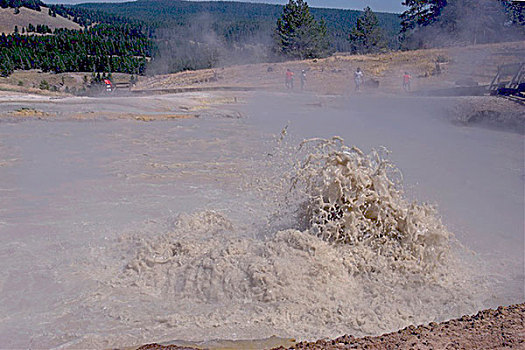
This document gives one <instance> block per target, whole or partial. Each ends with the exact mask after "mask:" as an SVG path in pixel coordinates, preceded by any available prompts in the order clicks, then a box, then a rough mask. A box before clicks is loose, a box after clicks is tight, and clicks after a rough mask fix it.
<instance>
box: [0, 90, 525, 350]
mask: <svg viewBox="0 0 525 350" xmlns="http://www.w3.org/2000/svg"><path fill="white" fill-rule="evenodd" d="M165 101H169V98H168V99H166V100H165ZM441 104H442V103H441V102H440V101H437V102H436V101H424V102H418V103H414V101H411V102H410V103H409V102H407V101H403V100H398V99H394V100H390V101H386V102H385V101H372V100H367V99H358V100H344V99H340V98H324V99H322V100H319V99H317V98H316V97H314V96H293V97H290V96H279V95H264V96H256V97H254V99H253V100H249V103H247V104H246V105H243V106H239V107H238V109H239V110H240V111H241V112H242V113H243V115H244V118H242V119H231V118H224V117H217V118H213V117H212V116H208V117H205V118H199V119H191V120H171V121H156V122H152V123H143V122H139V121H129V120H112V121H111V120H91V121H40V120H30V121H22V122H13V121H9V122H1V123H0V235H1V240H2V245H1V247H0V263H1V266H2V267H3V268H2V271H1V272H0V314H2V315H3V316H2V318H1V319H0V338H1V339H3V341H4V346H5V347H15V348H23V347H31V346H35V345H38V346H40V347H61V346H63V347H66V348H78V347H90V346H95V347H101V346H107V347H112V346H117V345H133V344H140V343H143V342H147V341H161V340H169V339H185V340H206V339H215V338H224V339H237V338H248V339H249V338H252V339H253V338H261V337H268V336H271V335H274V334H275V335H278V336H283V337H286V336H290V337H299V338H306V339H311V338H315V337H322V336H336V335H340V334H342V333H352V334H355V335H363V334H378V333H381V332H385V331H388V330H394V329H397V328H400V327H404V326H405V325H407V324H410V323H421V322H429V321H433V320H442V319H446V318H449V317H456V316H459V315H461V314H463V313H473V312H476V311H478V310H479V309H481V308H483V307H489V306H494V305H497V304H501V303H512V302H520V301H523V297H524V296H523V278H524V277H523V222H524V219H523V208H524V207H523V184H524V176H523V175H524V168H523V136H522V135H519V134H513V133H507V132H501V131H493V130H489V129H478V128H461V127H458V126H455V125H453V124H452V123H450V122H449V121H448V120H447V119H446V118H444V117H443V116H442V115H441V114H440V113H441V112H442V109H441V107H442V106H441ZM49 108H50V109H52V108H53V107H49ZM286 125H288V129H287V130H288V135H287V136H285V141H284V142H287V145H286V146H279V142H278V141H276V140H279V137H278V136H277V137H274V135H279V133H280V132H281V130H282V129H283V128H284V127H285V126H286ZM334 135H340V136H342V137H344V138H345V141H346V143H347V144H349V145H353V144H355V145H357V146H358V147H360V148H361V149H363V150H364V151H365V153H368V151H369V150H370V149H372V148H374V147H378V146H386V147H387V148H389V149H390V150H391V151H392V152H393V153H392V154H391V156H390V157H391V159H392V161H393V162H394V163H395V164H396V165H397V166H398V167H399V168H400V169H401V170H402V172H403V174H404V183H405V189H406V191H407V192H408V197H410V198H416V199H418V200H420V201H430V202H433V203H436V204H437V205H438V210H439V214H438V215H439V216H441V217H442V221H443V223H444V224H445V225H446V226H447V227H448V231H451V232H452V233H453V234H454V235H455V236H456V237H457V238H458V240H459V242H460V243H461V244H463V245H465V246H467V247H468V248H471V249H472V250H474V251H476V252H477V254H476V255H472V254H470V253H467V252H466V251H465V250H464V249H463V248H460V247H457V246H456V247H455V248H452V253H451V255H450V260H449V262H443V265H442V266H441V265H440V266H439V267H438V268H436V270H435V271H433V272H431V273H430V272H428V273H427V272H425V273H423V272H422V273H421V275H420V276H419V275H415V276H414V275H413V273H414V272H410V275H406V273H405V272H400V271H398V270H396V271H393V270H392V266H394V265H388V264H389V263H388V264H387V263H386V262H385V261H386V260H385V261H383V260H381V259H382V258H381V259H379V258H375V257H374V256H373V255H369V254H370V251H369V250H367V249H360V250H357V249H354V248H351V249H354V250H349V249H350V248H345V247H338V246H334V245H333V244H330V243H328V242H325V241H323V240H322V239H320V238H318V237H315V236H314V235H309V234H307V232H306V231H299V230H298V229H301V230H304V227H301V225H300V224H299V223H297V225H295V226H294V220H292V219H290V220H276V219H275V217H273V219H272V216H271V215H270V214H273V213H275V212H276V213H279V212H280V213H286V214H290V211H287V210H284V211H282V206H279V205H276V202H279V196H281V195H282V201H281V202H285V195H286V193H285V192H280V191H281V190H282V189H283V186H282V185H281V183H280V181H281V180H282V179H283V178H285V177H286V176H285V175H284V171H285V170H288V168H286V167H287V166H288V165H289V164H291V163H293V161H295V160H296V159H295V157H296V158H297V159H299V156H296V155H295V154H294V152H295V151H294V147H295V146H296V145H298V142H299V140H301V139H303V138H308V137H322V138H330V137H332V136H334ZM294 145H295V146H294ZM279 147H283V148H286V150H285V151H282V149H281V151H280V150H279ZM286 157H289V158H290V159H289V160H287V159H283V158H286ZM273 158H275V159H273ZM281 173H283V175H282V176H280V174H281ZM276 197H278V198H277V199H276ZM293 205H294V203H290V206H293ZM279 210H281V211H279ZM181 214H184V215H182V216H181ZM280 219H282V218H280ZM277 221H279V222H280V224H279V225H277V226H276V225H274V224H272V223H273V222H277ZM283 225H285V226H284V227H283ZM286 225H288V226H286ZM286 229H290V230H286ZM360 259H362V260H360ZM385 259H386V258H385ZM388 259H390V258H388ZM367 261H369V262H370V263H369V264H367ZM447 261H448V260H447ZM450 262H453V263H454V264H455V266H458V264H461V265H462V267H461V268H454V267H453V265H454V264H452V265H450ZM408 263H410V264H408ZM412 263H413V262H407V265H406V266H404V265H401V266H402V267H403V266H404V268H405V269H406V270H407V271H415V270H413V269H412V267H410V266H412V265H411V264H412ZM385 264H386V265H385ZM367 266H368V267H367ZM382 266H387V267H388V268H385V270H384V271H383V272H382V273H380V274H378V273H377V271H372V272H371V271H370V267H373V268H374V269H378V268H381V267H382ZM395 266H398V267H399V266H400V265H399V264H398V263H397V262H396V265H395ZM411 269H412V270H411ZM476 270H479V271H476ZM480 271H481V272H480ZM489 290H490V291H491V292H490V293H489V292H488V291H489ZM429 305H430V307H429Z"/></svg>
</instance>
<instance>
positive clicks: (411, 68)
mask: <svg viewBox="0 0 525 350" xmlns="http://www.w3.org/2000/svg"><path fill="white" fill-rule="evenodd" d="M524 56H525V41H520V42H511V43H501V44H489V45H475V46H467V47H455V48H444V49H428V50H418V51H405V52H402V51H397V52H391V53H386V54H378V55H348V54H335V55H333V56H331V57H328V58H325V59H313V60H304V61H293V62H281V63H266V64H251V65H244V66H235V67H226V68H220V69H207V70H200V71H193V72H190V71H188V72H181V73H177V74H169V75H159V76H154V77H141V78H140V80H139V82H138V83H137V85H136V87H135V88H134V90H159V89H174V88H182V87H201V88H210V87H217V88H218V87H239V88H241V87H250V88H256V89H263V90H271V91H286V88H285V86H284V77H285V72H286V70H287V69H291V70H292V71H293V72H294V73H295V78H294V80H295V86H294V89H293V91H296V92H298V91H300V78H299V76H300V72H301V70H305V71H306V72H307V73H306V74H307V82H306V86H305V90H306V91H309V92H314V93H316V94H323V95H341V94H353V93H354V82H353V72H354V71H355V70H356V68H357V67H360V68H361V69H362V70H363V72H364V76H365V81H368V82H370V85H369V87H368V88H367V89H366V93H404V91H403V89H402V77H403V74H404V73H405V72H408V73H409V74H410V75H411V76H412V78H413V80H412V86H411V88H412V91H416V90H424V89H438V88H449V87H456V86H458V85H457V84H456V83H457V82H461V81H474V82H475V83H477V84H480V85H485V84H490V82H491V81H492V79H493V77H494V75H495V74H496V72H497V67H498V65H500V64H505V63H515V62H520V61H521V60H523V57H524ZM373 81H375V82H377V83H379V85H378V86H377V83H375V84H374V83H372V82H373Z"/></svg>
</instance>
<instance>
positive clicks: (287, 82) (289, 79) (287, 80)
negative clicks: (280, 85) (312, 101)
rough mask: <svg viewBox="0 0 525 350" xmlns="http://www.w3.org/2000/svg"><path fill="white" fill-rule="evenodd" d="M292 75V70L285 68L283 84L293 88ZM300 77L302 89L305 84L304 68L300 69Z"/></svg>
mask: <svg viewBox="0 0 525 350" xmlns="http://www.w3.org/2000/svg"><path fill="white" fill-rule="evenodd" d="M293 76H294V73H293V71H291V70H290V69H287V70H286V76H285V79H284V85H285V86H286V88H287V89H292V90H293ZM300 78H301V91H302V90H304V86H305V84H306V70H304V69H303V70H302V71H301V75H300Z"/></svg>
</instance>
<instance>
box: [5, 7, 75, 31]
mask: <svg viewBox="0 0 525 350" xmlns="http://www.w3.org/2000/svg"><path fill="white" fill-rule="evenodd" d="M14 11H15V10H14V9H13V8H6V9H3V8H0V33H6V34H8V33H13V32H14V29H15V26H18V30H19V31H22V28H23V27H27V26H28V25H29V23H31V24H32V25H34V26H35V27H36V26H37V25H38V24H40V25H43V24H45V25H47V26H48V27H50V28H51V30H53V29H55V28H68V29H80V26H79V25H78V24H77V23H75V22H73V21H71V20H69V19H67V18H64V17H62V16H60V15H57V16H56V17H51V16H50V15H49V13H48V8H47V7H42V11H35V10H31V9H28V8H26V7H21V8H20V13H19V14H16V15H15V14H14Z"/></svg>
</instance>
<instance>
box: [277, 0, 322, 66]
mask: <svg viewBox="0 0 525 350" xmlns="http://www.w3.org/2000/svg"><path fill="white" fill-rule="evenodd" d="M276 39H277V40H276V41H277V42H276V51H277V52H279V53H281V54H283V55H284V56H288V57H290V58H299V59H305V58H315V57H323V56H327V55H328V54H330V44H329V42H328V38H327V33H326V24H325V23H324V21H321V22H320V23H317V22H316V21H315V19H314V17H313V16H312V14H311V13H310V9H309V7H308V4H307V3H306V2H305V1H303V0H289V2H288V4H287V5H286V6H284V8H283V13H282V15H281V17H280V18H279V19H278V20H277V29H276Z"/></svg>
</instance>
